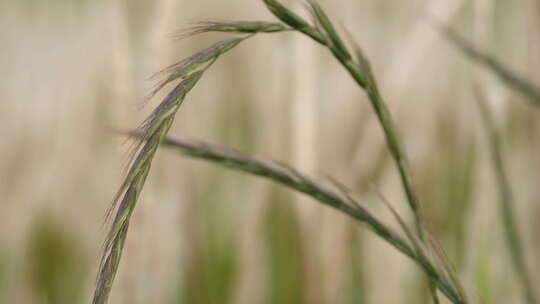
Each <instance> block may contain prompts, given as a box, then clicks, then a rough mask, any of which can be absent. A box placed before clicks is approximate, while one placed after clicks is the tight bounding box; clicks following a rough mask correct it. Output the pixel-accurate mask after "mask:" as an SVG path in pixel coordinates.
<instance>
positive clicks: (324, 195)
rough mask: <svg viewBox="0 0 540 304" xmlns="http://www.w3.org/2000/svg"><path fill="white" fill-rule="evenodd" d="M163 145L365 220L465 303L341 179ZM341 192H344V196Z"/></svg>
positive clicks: (180, 141)
mask: <svg viewBox="0 0 540 304" xmlns="http://www.w3.org/2000/svg"><path fill="white" fill-rule="evenodd" d="M128 134H129V135H131V136H136V137H140V136H141V133H140V132H137V131H135V132H130V133H128ZM163 145H165V146H168V147H172V148H175V149H179V150H180V152H182V153H183V154H185V155H187V156H191V157H194V158H200V159H203V160H207V161H211V162H214V163H217V164H220V165H222V166H225V167H228V168H230V169H233V170H237V171H242V172H246V173H250V174H253V175H256V176H261V177H263V178H267V179H269V180H272V181H274V182H277V183H279V184H281V185H284V186H286V187H288V188H291V189H293V190H296V191H299V192H302V193H304V194H307V195H308V196H311V197H312V198H314V199H315V200H317V201H318V202H320V203H322V204H324V205H327V206H330V207H332V208H335V209H337V210H338V211H340V212H343V213H345V214H347V215H349V216H351V217H352V218H354V219H355V220H357V221H358V222H361V223H364V224H366V225H367V226H368V228H369V229H370V230H371V231H373V232H374V233H375V234H377V235H378V236H379V237H380V238H381V239H383V240H385V241H386V242H388V243H389V244H390V245H391V246H393V247H394V248H396V249H397V250H399V251H400V252H402V253H403V254H405V255H406V256H408V257H409V258H411V259H412V260H413V261H414V262H415V263H416V264H418V265H419V266H420V267H421V268H422V269H423V270H424V272H425V273H426V274H427V275H428V277H429V278H431V280H432V282H433V283H434V284H435V285H436V286H437V288H439V289H440V290H441V291H442V292H443V293H444V294H445V295H447V297H448V298H449V299H450V300H451V301H452V302H454V303H465V302H463V301H462V300H461V297H460V295H459V294H457V293H455V291H454V289H453V286H452V284H451V282H450V281H448V279H447V278H446V277H445V276H444V275H443V274H442V273H440V272H439V270H438V267H437V266H436V265H434V264H433V262H432V261H431V260H430V259H429V258H427V256H425V255H423V254H418V253H417V251H416V249H415V248H413V247H411V245H409V244H408V243H407V241H405V240H404V239H403V238H402V237H401V236H400V235H399V234H397V233H395V232H394V231H393V230H392V229H391V228H389V227H388V226H387V225H385V224H384V223H382V222H380V221H379V220H378V219H377V218H376V217H374V216H373V215H372V214H371V213H370V212H369V211H368V210H367V209H365V208H364V207H362V205H361V204H359V203H358V202H357V201H356V200H355V199H354V198H353V197H352V196H351V195H350V194H349V193H350V191H348V190H347V189H346V188H345V186H343V185H342V184H341V183H339V182H334V183H335V184H336V185H337V186H338V188H339V191H340V193H338V192H335V191H334V190H331V189H330V188H328V187H325V186H324V185H322V184H320V183H317V182H315V181H314V180H313V179H311V178H309V177H307V176H305V175H304V174H302V173H300V172H298V171H297V170H296V169H294V168H291V167H290V166H287V165H284V164H281V163H279V162H275V161H270V160H265V159H262V158H260V157H254V156H250V155H246V154H243V153H241V152H239V151H237V150H234V149H231V148H228V147H223V146H218V145H214V144H210V143H206V142H202V141H196V140H191V139H186V138H178V137H175V138H173V137H169V136H168V137H167V138H165V140H164V141H163ZM342 194H343V195H342ZM342 196H345V199H343V198H342Z"/></svg>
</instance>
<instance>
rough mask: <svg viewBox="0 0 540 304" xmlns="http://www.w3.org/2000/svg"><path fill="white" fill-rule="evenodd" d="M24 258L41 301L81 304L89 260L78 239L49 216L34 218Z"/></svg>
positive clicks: (56, 303)
mask: <svg viewBox="0 0 540 304" xmlns="http://www.w3.org/2000/svg"><path fill="white" fill-rule="evenodd" d="M30 236H31V237H30V239H29V243H28V249H27V250H28V254H27V260H28V261H29V264H28V267H29V269H28V271H29V274H30V277H31V278H32V282H31V283H32V288H33V289H34V290H35V291H36V293H37V294H38V295H39V297H40V303H50V304H53V303H54V304H63V303H66V304H67V303H83V299H84V298H85V296H84V291H85V286H86V283H87V273H88V270H89V263H88V260H87V258H86V256H85V255H84V254H83V252H82V251H81V247H80V242H79V241H77V238H76V237H75V236H74V235H72V234H71V233H69V230H66V229H65V228H64V227H63V226H60V223H59V222H57V221H56V220H54V218H53V217H50V216H48V215H41V216H38V217H36V219H35V221H34V223H33V225H32V228H31V230H30Z"/></svg>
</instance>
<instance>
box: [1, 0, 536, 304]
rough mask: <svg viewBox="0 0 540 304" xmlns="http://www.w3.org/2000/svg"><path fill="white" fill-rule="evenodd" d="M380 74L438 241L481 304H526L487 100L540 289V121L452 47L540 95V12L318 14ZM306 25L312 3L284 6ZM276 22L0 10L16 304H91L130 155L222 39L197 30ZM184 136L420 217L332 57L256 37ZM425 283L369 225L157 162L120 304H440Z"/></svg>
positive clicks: (187, 109) (418, 7) (156, 5)
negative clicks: (191, 64)
mask: <svg viewBox="0 0 540 304" xmlns="http://www.w3.org/2000/svg"><path fill="white" fill-rule="evenodd" d="M320 2H321V4H322V5H323V6H324V7H325V8H326V9H327V11H328V12H329V14H330V16H331V17H332V19H333V20H335V21H336V24H338V25H340V27H341V28H347V29H348V30H349V31H350V32H351V33H352V35H353V37H354V38H355V39H356V40H357V41H359V43H360V44H361V45H362V47H363V48H364V50H365V53H366V54H367V56H368V57H369V58H370V59H371V61H372V63H373V66H374V69H375V72H376V75H377V77H378V79H379V83H380V86H381V91H382V92H383V95H384V96H385V98H386V100H387V102H388V104H389V107H390V109H391V111H392V114H393V116H394V118H395V120H396V124H397V126H398V128H399V132H400V134H401V135H402V136H403V139H404V141H405V144H406V147H407V153H408V155H409V157H410V160H411V163H412V169H413V176H414V182H415V185H416V186H417V188H418V191H419V194H420V200H421V203H422V205H423V208H424V212H425V215H426V218H427V219H428V226H429V229H430V231H431V232H432V233H433V234H434V235H435V236H436V237H437V238H438V239H439V240H440V242H441V243H442V244H443V247H444V248H445V249H446V251H447V253H448V255H449V256H450V259H451V260H452V261H453V262H454V264H455V266H456V268H457V269H458V271H459V274H460V276H461V278H462V280H463V282H464V284H465V286H466V289H467V291H468V294H469V295H470V296H471V298H472V299H473V303H520V301H521V293H520V286H519V285H518V281H517V279H516V276H515V274H514V271H513V268H512V266H511V263H510V257H509V253H508V250H507V246H506V244H505V241H504V238H503V230H502V225H501V221H500V218H499V213H498V211H497V205H496V204H497V191H496V190H497V189H496V186H495V179H494V176H493V173H492V168H491V164H490V158H489V150H488V148H487V147H488V145H487V144H488V142H487V139H486V137H485V133H484V132H483V130H482V125H481V123H480V116H479V113H478V111H477V107H476V101H475V98H476V97H475V94H474V88H475V86H480V87H481V88H482V90H483V91H484V92H485V95H486V99H487V101H488V103H489V105H490V107H491V108H492V109H493V110H494V111H495V114H496V120H497V124H498V127H500V131H501V137H502V139H503V142H504V146H503V147H504V149H503V153H504V158H505V161H506V163H507V167H508V171H509V175H510V180H511V182H512V186H513V190H514V192H515V196H516V210H517V213H516V216H517V218H518V223H519V229H520V232H521V237H522V239H523V241H524V244H525V248H526V255H527V262H528V263H529V265H530V268H531V272H532V273H533V274H535V278H534V280H535V282H536V283H535V284H536V285H537V286H539V287H540V285H539V283H538V282H540V281H538V275H536V273H537V272H538V270H540V268H538V267H539V266H540V263H538V262H537V261H538V259H539V258H540V248H539V245H540V233H539V232H540V231H539V229H540V224H539V222H538V220H537V219H538V216H540V205H539V202H540V193H539V192H538V188H539V187H538V186H539V177H540V153H539V152H540V123H539V122H540V121H539V117H538V115H539V113H538V110H536V109H534V108H532V107H531V106H529V105H528V104H527V102H526V101H525V100H524V98H523V97H521V96H520V95H519V94H517V93H515V92H513V91H510V90H508V89H506V87H505V86H504V85H502V84H501V83H500V82H499V81H498V80H497V79H495V78H494V77H492V76H491V75H490V74H489V73H486V72H485V71H483V70H482V69H479V68H478V67H477V66H476V65H474V64H473V63H472V62H471V61H470V60H468V59H467V58H465V57H464V56H463V54H461V53H460V52H459V51H457V50H456V49H455V48H454V47H453V46H452V45H451V44H450V43H449V42H448V41H446V40H445V39H443V38H442V37H441V35H440V34H439V33H438V32H437V31H435V30H434V28H433V26H432V25H431V24H430V22H429V20H430V18H435V19H437V20H440V21H442V22H444V23H448V24H450V25H452V26H453V27H454V28H455V29H456V30H457V31H458V32H460V33H462V34H463V35H464V36H465V37H467V38H468V39H470V40H472V41H473V42H474V43H475V44H476V45H478V46H481V47H482V48H484V49H486V50H488V51H489V53H491V54H493V55H494V56H496V57H497V58H499V59H500V60H501V61H503V62H505V63H506V64H507V65H508V66H509V67H511V68H512V70H514V71H516V72H518V73H519V74H520V75H522V76H524V77H526V78H527V79H529V80H530V81H531V82H535V83H537V84H540V79H539V78H540V4H539V2H538V1H536V0H512V1H508V0H431V1H428V0H407V1H397V0H395V1H392V0H332V1H330V0H320ZM285 3H287V4H290V5H291V7H294V8H296V9H298V11H303V9H304V7H303V5H302V4H301V3H299V2H296V1H289V2H287V1H285ZM208 18H218V19H227V20H269V21H272V20H275V19H274V18H273V16H271V14H270V13H269V12H268V11H267V10H266V8H265V7H264V5H263V4H262V1H253V0H230V1H216V0H213V1H212V0H200V1H186V0H156V1H145V0H109V1H105V0H97V1H82V0H48V1H43V0H42V1H40V0H3V1H1V2H0V66H1V70H2V72H1V73H0V100H1V101H0V121H1V126H2V127H1V128H0V134H1V135H0V137H1V141H0V201H1V204H0V303H59V304H61V303H88V302H89V301H90V299H91V295H92V288H93V284H94V277H95V274H96V271H97V266H98V257H99V251H100V248H101V247H100V246H101V244H102V241H103V239H104V236H105V231H106V229H107V227H103V226H102V222H103V216H104V213H105V210H106V208H107V206H108V205H109V203H110V201H111V199H112V197H113V195H114V193H115V191H116V189H117V188H118V187H119V185H120V182H121V179H122V176H123V169H124V167H125V164H126V161H127V150H128V148H129V144H126V143H125V139H122V138H121V137H119V136H117V135H116V134H115V131H114V130H116V129H130V128H134V127H136V126H137V125H138V124H139V123H140V122H141V121H142V120H143V119H144V117H145V115H147V114H148V113H149V112H150V111H151V109H152V108H153V107H154V106H155V105H156V104H157V102H158V100H159V99H155V100H153V101H151V102H150V103H149V104H147V105H146V106H145V107H142V109H141V104H142V103H143V102H144V100H145V96H146V95H148V93H149V92H150V89H151V87H152V85H153V84H154V83H155V81H152V80H149V78H150V76H151V75H152V74H154V73H155V72H157V71H159V70H160V69H161V68H163V67H165V66H167V65H169V64H171V63H173V62H175V61H177V60H179V59H181V58H184V57H186V56H188V55H190V54H192V53H193V52H195V51H196V50H198V49H201V48H203V47H206V46H208V45H210V44H211V43H213V42H215V41H217V40H218V39H221V38H224V37H226V36H227V35H226V34H205V35H202V36H198V37H195V38H191V39H187V40H183V41H175V40H174V39H173V38H172V35H171V34H173V33H174V32H175V31H177V30H179V29H181V28H185V27H186V26H189V24H190V22H193V21H197V20H201V19H208ZM170 134H176V135H187V136H190V137H195V138H200V139H204V140H208V141H211V142H215V143H220V144H225V145H228V146H232V147H236V148H238V149H239V150H241V151H245V152H249V153H255V154H258V155H262V156H266V157H270V158H272V159H275V160H280V161H284V162H287V163H289V164H291V165H293V166H295V167H297V168H299V169H301V170H302V171H304V172H306V173H308V174H310V175H312V176H315V177H317V178H318V179H320V180H325V179H326V176H327V175H331V176H333V177H335V178H337V179H339V180H340V181H342V182H343V183H344V184H346V185H347V186H349V187H350V188H351V189H352V190H353V192H354V193H355V194H356V195H357V196H358V197H359V198H360V200H361V201H362V203H363V204H365V205H366V206H369V208H370V209H372V210H374V212H375V213H376V214H377V216H378V217H379V218H381V219H384V220H385V221H386V222H387V223H388V224H389V225H392V226H394V227H396V224H395V221H394V220H393V219H392V217H391V215H390V214H389V212H388V210H386V209H385V207H384V206H383V205H382V204H381V203H380V200H379V199H378V198H377V196H376V195H374V192H373V190H372V186H370V185H375V187H376V188H377V189H379V191H381V192H382V193H383V194H384V196H385V197H386V198H387V199H388V200H389V201H390V202H391V203H392V205H393V206H394V207H396V208H397V209H398V210H399V211H400V213H401V214H402V215H403V216H404V217H405V218H407V219H410V218H411V215H410V213H409V211H408V210H407V206H406V203H405V200H404V196H403V193H402V190H401V188H400V183H399V180H398V176H397V173H396V171H395V169H394V167H393V164H392V163H391V159H390V157H389V155H388V153H387V151H386V148H385V146H384V141H383V136H382V133H381V132H380V129H379V126H378V124H377V122H376V120H375V117H374V115H373V113H372V111H371V109H370V107H369V103H368V100H367V99H366V97H365V96H364V94H363V93H362V92H361V90H359V89H358V88H357V87H356V86H355V84H354V83H353V82H352V81H351V80H350V79H349V77H348V75H347V74H346V73H345V71H344V70H343V69H342V68H341V67H340V66H339V65H338V64H337V63H336V62H335V60H334V59H333V58H332V56H331V55H330V54H329V53H328V52H327V51H326V50H324V49H323V48H321V47H319V46H317V45H315V44H314V43H313V42H312V41H310V40H309V39H307V38H304V37H302V36H300V35H298V34H294V33H285V34H269V35H259V36H257V37H255V38H253V39H250V40H249V41H247V42H245V43H243V44H242V45H240V46H239V47H237V48H236V49H235V50H233V51H232V52H230V53H228V54H227V55H226V56H223V57H222V58H220V59H219V61H218V62H217V63H216V64H215V65H214V66H213V67H212V70H211V71H210V72H209V73H206V74H205V76H204V79H203V80H202V81H201V82H199V84H198V86H197V87H196V88H195V89H194V90H193V92H192V93H190V94H189V96H188V98H187V100H186V102H185V103H184V105H183V107H182V109H181V110H180V112H179V113H178V115H177V120H176V122H175V125H174V126H173V128H172V129H171V132H170ZM539 289H540V288H539ZM426 291H427V290H426V286H425V281H424V280H423V279H422V275H421V273H420V271H419V270H418V268H417V267H416V266H415V265H413V263H412V262H411V261H409V260H407V259H406V258H404V257H403V256H402V255H401V254H399V253H397V252H396V251H395V250H394V249H393V248H391V247H390V246H388V245H386V244H385V243H384V242H382V241H381V240H379V239H377V238H376V237H374V236H373V235H372V234H371V233H370V232H369V231H367V230H366V229H365V227H364V226H362V225H358V224H356V223H354V222H353V221H351V220H350V219H348V218H347V217H345V216H343V215H341V214H339V213H338V212H336V211H334V210H331V209H329V208H327V207H323V206H320V205H318V204H316V203H315V202H313V201H312V200H310V199H307V198H305V197H302V196H299V195H294V194H293V193H291V192H290V191H288V190H286V189H283V188H282V187H280V186H277V185H275V184H272V183H270V182H268V181H264V180H261V179H258V178H253V177H250V176H246V175H243V174H240V173H236V172H231V171H228V170H227V169H223V168H221V167H216V166H215V165H214V164H208V163H204V162H201V161H198V160H192V159H187V158H185V157H183V156H181V155H179V154H177V153H176V152H174V151H170V150H167V149H161V150H160V151H159V153H158V156H157V158H156V160H155V161H154V166H153V168H152V170H151V173H150V176H149V178H148V181H147V185H146V187H145V190H144V192H143V196H142V197H141V199H140V202H139V204H138V208H137V210H136V212H135V215H134V219H133V221H132V225H131V230H130V232H129V237H128V240H127V244H126V252H125V254H124V258H123V261H122V263H121V265H120V270H119V275H118V277H117V280H116V282H115V286H114V288H113V292H112V295H111V299H110V302H111V303H246V304H247V303H280V304H283V303H310V304H311V303H315V304H317V303H321V304H322V303H428V295H427V292H426Z"/></svg>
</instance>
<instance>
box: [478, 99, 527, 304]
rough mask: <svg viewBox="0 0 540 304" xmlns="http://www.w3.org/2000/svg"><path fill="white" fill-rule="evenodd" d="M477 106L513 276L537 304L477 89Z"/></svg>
mask: <svg viewBox="0 0 540 304" xmlns="http://www.w3.org/2000/svg"><path fill="white" fill-rule="evenodd" d="M476 93H477V98H476V101H477V105H478V109H479V112H480V115H481V116H482V123H483V125H484V129H485V132H486V137H487V139H488V141H489V146H490V153H491V159H492V163H493V171H494V173H495V177H496V179H497V180H496V182H497V190H498V191H499V204H498V206H499V215H500V217H501V221H502V223H503V229H504V233H505V237H506V242H507V243H508V248H509V249H510V256H511V258H512V263H513V265H514V268H515V271H516V274H517V276H518V278H519V280H520V281H521V285H522V287H523V296H524V298H525V300H526V302H527V303H528V304H535V303H537V297H536V294H535V289H534V287H533V283H532V280H531V275H530V273H529V268H528V267H527V263H526V259H525V254H524V251H523V247H524V246H523V243H522V241H521V240H520V237H519V232H518V231H519V229H518V226H517V223H516V216H515V211H514V208H515V205H516V203H515V200H514V195H513V193H512V187H511V185H510V181H509V180H508V175H507V174H506V169H505V164H504V160H503V155H502V143H501V139H500V135H499V133H498V132H497V127H496V125H495V119H494V117H493V114H492V113H491V110H490V109H489V107H488V105H487V103H486V101H485V99H484V96H482V94H481V92H480V88H477V89H476Z"/></svg>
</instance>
